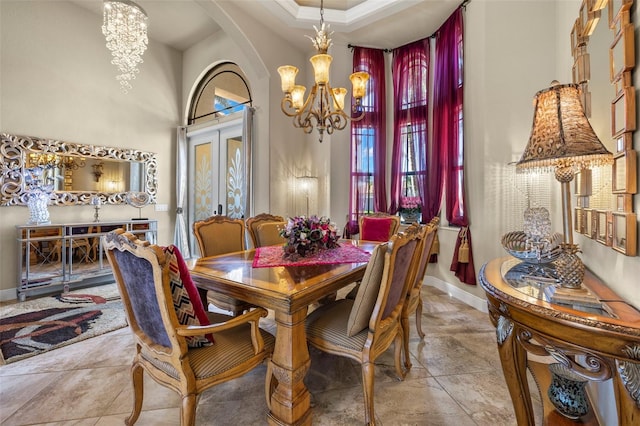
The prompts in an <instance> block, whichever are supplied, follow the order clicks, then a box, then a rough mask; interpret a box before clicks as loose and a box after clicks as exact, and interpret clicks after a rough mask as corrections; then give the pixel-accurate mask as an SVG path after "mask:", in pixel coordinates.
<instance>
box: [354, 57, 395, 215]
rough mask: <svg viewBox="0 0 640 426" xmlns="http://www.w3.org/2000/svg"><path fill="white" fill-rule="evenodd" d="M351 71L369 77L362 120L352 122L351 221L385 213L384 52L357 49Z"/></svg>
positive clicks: (363, 103) (363, 100)
mask: <svg viewBox="0 0 640 426" xmlns="http://www.w3.org/2000/svg"><path fill="white" fill-rule="evenodd" d="M353 71H354V72H356V71H365V72H367V73H369V76H370V77H369V82H368V84H367V92H366V94H365V96H364V97H363V99H362V104H361V106H362V111H363V112H364V117H363V118H362V119H361V120H359V121H354V122H351V200H350V212H351V219H356V218H357V217H358V216H359V215H361V214H367V213H373V212H378V211H386V210H387V199H386V185H385V181H384V179H385V159H386V135H385V133H386V122H385V120H386V109H385V96H386V94H385V91H386V89H385V71H384V52H383V51H382V50H380V49H369V48H362V47H356V48H354V53H353Z"/></svg>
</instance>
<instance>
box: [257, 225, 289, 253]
mask: <svg viewBox="0 0 640 426" xmlns="http://www.w3.org/2000/svg"><path fill="white" fill-rule="evenodd" d="M286 225H287V222H266V223H261V224H260V225H258V227H257V228H256V233H257V236H258V238H257V240H258V242H259V243H260V246H262V247H266V246H275V245H278V244H284V242H285V239H284V237H282V236H280V230H282V229H284V227H285V226H286Z"/></svg>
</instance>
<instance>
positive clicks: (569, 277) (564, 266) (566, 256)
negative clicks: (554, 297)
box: [553, 244, 584, 288]
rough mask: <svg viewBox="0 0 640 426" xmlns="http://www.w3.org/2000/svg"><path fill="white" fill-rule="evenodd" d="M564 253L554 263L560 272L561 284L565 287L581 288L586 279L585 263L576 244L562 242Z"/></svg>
mask: <svg viewBox="0 0 640 426" xmlns="http://www.w3.org/2000/svg"><path fill="white" fill-rule="evenodd" d="M560 246H561V247H562V253H561V254H560V256H558V259H556V260H555V261H554V262H553V263H554V265H555V267H556V273H557V274H558V281H559V282H560V285H561V286H562V287H565V288H580V287H581V286H582V281H583V280H584V263H582V260H581V259H580V257H578V252H579V251H580V249H579V248H578V246H577V245H576V244H561V245H560Z"/></svg>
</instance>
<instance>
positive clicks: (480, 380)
mask: <svg viewBox="0 0 640 426" xmlns="http://www.w3.org/2000/svg"><path fill="white" fill-rule="evenodd" d="M436 380H437V381H438V383H440V384H441V385H442V387H443V388H444V389H445V390H446V391H447V393H448V394H449V395H451V397H452V398H453V399H455V400H456V401H457V402H458V403H459V404H460V406H461V407H462V408H463V409H464V411H465V412H466V413H467V414H469V415H470V416H471V417H472V418H473V420H474V421H475V422H476V423H477V424H485V425H514V424H516V421H515V415H514V413H513V405H512V403H511V398H510V397H509V392H508V390H507V385H506V383H505V380H504V377H503V376H502V374H501V373H500V372H498V371H495V370H493V371H486V372H482V373H475V374H453V375H444V376H439V377H436Z"/></svg>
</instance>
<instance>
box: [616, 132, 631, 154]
mask: <svg viewBox="0 0 640 426" xmlns="http://www.w3.org/2000/svg"><path fill="white" fill-rule="evenodd" d="M615 143H616V153H620V152H624V151H626V150H628V149H632V148H633V138H632V134H631V132H626V133H622V134H620V135H618V136H617V137H616V138H615Z"/></svg>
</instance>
